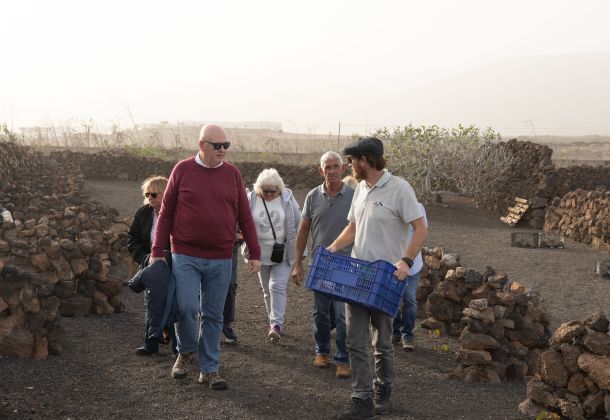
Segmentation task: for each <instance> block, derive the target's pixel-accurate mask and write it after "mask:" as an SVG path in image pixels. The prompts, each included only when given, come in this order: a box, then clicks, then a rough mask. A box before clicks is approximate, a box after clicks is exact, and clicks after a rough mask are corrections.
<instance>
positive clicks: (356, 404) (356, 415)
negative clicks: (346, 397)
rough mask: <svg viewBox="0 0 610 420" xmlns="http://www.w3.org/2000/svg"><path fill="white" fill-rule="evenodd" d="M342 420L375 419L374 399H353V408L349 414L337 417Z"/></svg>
mask: <svg viewBox="0 0 610 420" xmlns="http://www.w3.org/2000/svg"><path fill="white" fill-rule="evenodd" d="M337 418H338V419H342V420H357V419H372V418H375V404H374V403H373V399H372V398H366V399H364V400H363V399H360V398H352V406H351V407H350V409H349V411H348V412H347V413H344V414H342V415H340V416H337Z"/></svg>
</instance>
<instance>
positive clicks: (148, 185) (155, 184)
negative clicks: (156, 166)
mask: <svg viewBox="0 0 610 420" xmlns="http://www.w3.org/2000/svg"><path fill="white" fill-rule="evenodd" d="M166 187H167V178H165V177H164V176H151V177H150V178H147V179H145V180H144V182H142V194H144V193H146V192H156V193H161V194H163V193H164V192H165V188H166ZM144 204H148V201H147V199H146V198H144Z"/></svg>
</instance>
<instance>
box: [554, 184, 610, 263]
mask: <svg viewBox="0 0 610 420" xmlns="http://www.w3.org/2000/svg"><path fill="white" fill-rule="evenodd" d="M608 176H609V177H610V174H609V175H608ZM544 230H545V231H547V232H555V231H559V232H561V233H563V234H564V235H565V236H566V237H568V238H570V239H573V240H575V241H577V242H583V243H585V244H591V245H593V246H595V247H597V248H600V249H604V250H608V251H610V191H608V190H606V191H585V190H581V189H577V190H576V191H572V192H569V193H567V194H565V195H564V196H563V197H561V198H555V199H554V200H553V201H552V202H551V204H550V206H549V207H548V208H547V210H546V218H545V223H544Z"/></svg>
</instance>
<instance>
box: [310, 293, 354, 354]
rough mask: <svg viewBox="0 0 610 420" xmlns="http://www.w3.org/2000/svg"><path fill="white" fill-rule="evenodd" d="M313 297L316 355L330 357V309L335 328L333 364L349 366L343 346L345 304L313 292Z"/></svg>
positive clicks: (345, 332) (345, 346)
mask: <svg viewBox="0 0 610 420" xmlns="http://www.w3.org/2000/svg"><path fill="white" fill-rule="evenodd" d="M313 296H314V313H313V319H314V323H315V327H314V336H315V338H316V354H327V355H330V311H331V309H332V310H333V311H334V314H335V322H336V328H337V331H336V333H337V337H336V340H335V343H336V345H337V352H336V353H335V358H334V360H335V364H345V365H349V354H348V352H347V345H346V344H345V338H346V337H347V330H346V328H345V303H343V302H340V301H337V300H334V299H332V298H330V297H328V296H326V295H323V294H322V293H318V292H314V293H313Z"/></svg>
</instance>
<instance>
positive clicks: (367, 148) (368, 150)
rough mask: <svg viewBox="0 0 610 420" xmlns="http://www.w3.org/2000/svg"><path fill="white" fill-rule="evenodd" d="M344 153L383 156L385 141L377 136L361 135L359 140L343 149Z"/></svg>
mask: <svg viewBox="0 0 610 420" xmlns="http://www.w3.org/2000/svg"><path fill="white" fill-rule="evenodd" d="M343 154H344V155H351V156H383V143H382V142H381V140H379V139H378V138H377V137H360V138H359V139H358V141H356V142H355V143H352V144H350V145H349V146H347V147H346V148H345V149H343Z"/></svg>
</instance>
